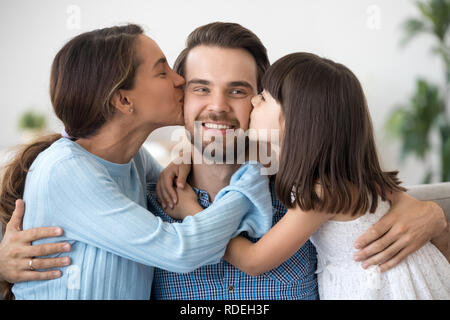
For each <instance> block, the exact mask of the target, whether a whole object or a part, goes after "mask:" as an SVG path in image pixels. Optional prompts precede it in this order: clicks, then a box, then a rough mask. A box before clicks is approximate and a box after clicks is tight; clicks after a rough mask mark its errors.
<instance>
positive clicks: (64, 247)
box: [63, 243, 70, 251]
mask: <svg viewBox="0 0 450 320" xmlns="http://www.w3.org/2000/svg"><path fill="white" fill-rule="evenodd" d="M63 250H64V251H69V250H70V244H68V243H66V244H65V245H63Z"/></svg>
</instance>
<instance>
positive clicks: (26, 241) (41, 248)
mask: <svg viewBox="0 0 450 320" xmlns="http://www.w3.org/2000/svg"><path fill="white" fill-rule="evenodd" d="M24 212H25V204H24V202H23V201H22V200H18V201H16V209H15V210H14V213H13V214H12V216H11V220H10V221H9V223H8V224H7V226H6V231H5V234H4V235H3V239H2V241H1V242H0V281H6V282H9V283H18V282H23V281H32V280H50V279H55V278H59V277H61V271H59V270H56V271H55V270H52V271H31V270H30V265H29V264H30V260H31V259H33V262H32V266H33V268H34V269H40V270H45V269H49V268H58V267H63V266H67V265H69V264H70V258H68V257H61V258H35V257H40V256H46V255H50V254H56V253H63V252H67V251H70V244H69V243H48V244H42V245H36V246H33V245H31V243H32V242H33V241H35V240H38V239H43V238H51V237H55V236H60V235H62V230H61V229H60V228H56V227H48V228H34V229H29V230H26V231H22V220H23V215H24ZM66 246H67V247H66Z"/></svg>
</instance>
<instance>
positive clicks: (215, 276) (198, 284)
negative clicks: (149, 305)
mask: <svg viewBox="0 0 450 320" xmlns="http://www.w3.org/2000/svg"><path fill="white" fill-rule="evenodd" d="M155 188H156V185H155V184H149V185H148V188H147V191H148V210H150V211H151V212H153V213H154V214H155V215H156V216H159V217H161V218H162V219H163V220H164V221H169V222H179V221H177V220H174V219H172V218H171V217H170V216H168V215H167V214H165V213H164V211H163V209H162V208H161V207H160V205H159V204H158V202H157V196H156V191H155ZM194 190H195V192H196V193H197V196H198V202H199V204H200V205H201V206H202V207H203V208H207V207H208V206H209V205H210V204H211V202H210V198H209V195H208V193H207V192H206V191H203V190H198V189H194ZM270 190H271V194H272V207H273V224H275V223H277V222H278V221H279V220H280V219H281V218H282V217H283V216H284V214H285V213H286V211H287V210H286V208H285V207H284V206H283V205H282V204H281V203H280V202H279V201H278V200H277V199H276V197H275V188H274V181H273V179H271V181H270ZM244 235H245V234H244ZM245 236H246V235H245ZM249 239H250V240H251V241H254V242H255V241H256V240H257V239H252V238H249ZM316 264H317V258H316V250H315V248H314V246H313V245H312V243H311V242H310V241H308V242H306V243H305V245H304V246H303V247H301V248H300V250H298V251H297V252H296V253H295V255H293V256H292V257H291V258H290V259H289V260H287V261H285V262H284V263H283V264H282V265H281V266H279V267H278V268H276V269H274V270H271V271H269V272H266V273H264V274H262V275H259V276H256V277H252V276H249V275H247V274H245V273H244V272H242V271H240V270H239V269H237V268H235V267H234V266H232V265H231V264H229V263H228V262H226V261H224V260H222V261H221V262H220V263H218V264H214V265H207V266H204V267H201V268H198V269H196V270H194V271H193V272H190V273H183V274H181V273H174V272H169V271H166V270H161V269H157V268H156V269H155V274H154V279H153V288H152V296H151V298H152V299H156V300H167V299H169V300H180V299H181V300H314V299H319V293H318V286H317V277H316V274H315V271H316Z"/></svg>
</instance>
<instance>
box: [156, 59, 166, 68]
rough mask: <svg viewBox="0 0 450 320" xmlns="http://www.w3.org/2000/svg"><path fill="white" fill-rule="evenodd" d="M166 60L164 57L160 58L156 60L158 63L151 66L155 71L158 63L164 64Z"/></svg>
mask: <svg viewBox="0 0 450 320" xmlns="http://www.w3.org/2000/svg"><path fill="white" fill-rule="evenodd" d="M166 62H167V60H166V58H165V57H161V58H159V59H158V61H156V62H155V64H154V65H153V69H155V68H156V67H157V66H158V65H159V64H160V63H166Z"/></svg>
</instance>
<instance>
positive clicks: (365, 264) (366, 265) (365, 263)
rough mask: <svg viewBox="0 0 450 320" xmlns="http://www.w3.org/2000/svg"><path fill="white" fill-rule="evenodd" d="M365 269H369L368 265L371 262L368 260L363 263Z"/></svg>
mask: <svg viewBox="0 0 450 320" xmlns="http://www.w3.org/2000/svg"><path fill="white" fill-rule="evenodd" d="M361 266H362V267H363V269H367V267H368V266H369V264H368V263H367V262H364V263H363V264H362V265H361Z"/></svg>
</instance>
